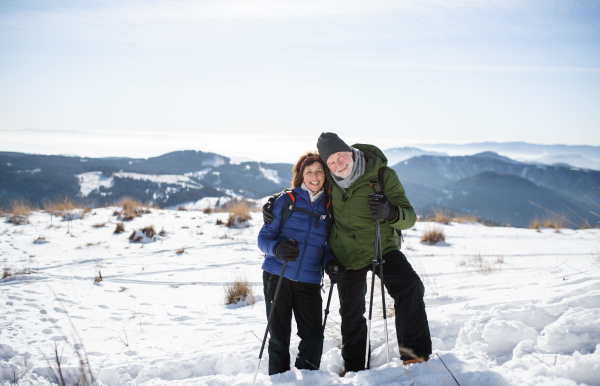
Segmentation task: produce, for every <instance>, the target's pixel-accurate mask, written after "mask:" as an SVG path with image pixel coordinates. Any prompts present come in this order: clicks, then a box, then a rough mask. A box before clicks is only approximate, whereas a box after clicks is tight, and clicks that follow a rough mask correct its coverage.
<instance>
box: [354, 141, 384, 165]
mask: <svg viewBox="0 0 600 386" xmlns="http://www.w3.org/2000/svg"><path fill="white" fill-rule="evenodd" d="M352 147H353V148H356V149H358V150H360V151H362V152H363V153H365V159H366V160H367V162H368V161H369V159H373V158H379V160H380V161H381V166H387V164H388V159H387V157H386V156H385V154H383V152H382V151H381V150H379V148H378V147H377V146H373V145H365V144H363V143H355V144H354V145H352ZM373 161H375V159H373Z"/></svg>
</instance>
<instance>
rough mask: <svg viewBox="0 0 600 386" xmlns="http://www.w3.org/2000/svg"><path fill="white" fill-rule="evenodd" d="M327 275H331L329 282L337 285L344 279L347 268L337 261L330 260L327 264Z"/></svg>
mask: <svg viewBox="0 0 600 386" xmlns="http://www.w3.org/2000/svg"><path fill="white" fill-rule="evenodd" d="M325 273H326V274H327V275H329V280H331V283H332V284H335V283H337V282H338V281H340V280H342V277H344V273H346V267H344V266H343V265H341V264H340V263H339V262H338V261H337V260H336V259H333V260H329V261H328V262H327V264H325Z"/></svg>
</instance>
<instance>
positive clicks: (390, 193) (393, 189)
mask: <svg viewBox="0 0 600 386" xmlns="http://www.w3.org/2000/svg"><path fill="white" fill-rule="evenodd" d="M383 179H384V184H385V195H386V196H387V198H388V200H390V203H391V204H392V205H395V206H396V207H397V208H398V215H397V217H396V219H395V220H393V221H390V222H389V224H390V225H391V226H392V227H393V228H395V229H401V230H403V229H409V228H411V227H412V226H413V225H415V223H416V222H417V215H416V214H415V210H414V209H413V207H412V205H411V204H410V201H408V197H406V192H405V191H404V187H403V186H402V183H401V182H400V179H399V178H398V175H397V174H396V171H395V170H394V169H392V168H390V167H387V168H385V172H384V173H383Z"/></svg>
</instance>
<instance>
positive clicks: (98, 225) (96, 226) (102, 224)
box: [92, 222, 106, 228]
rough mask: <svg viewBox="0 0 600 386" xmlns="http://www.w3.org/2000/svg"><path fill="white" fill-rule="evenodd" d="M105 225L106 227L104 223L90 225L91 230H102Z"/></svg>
mask: <svg viewBox="0 0 600 386" xmlns="http://www.w3.org/2000/svg"><path fill="white" fill-rule="evenodd" d="M105 225H106V223H105V222H101V223H98V224H94V225H92V228H104V226H105Z"/></svg>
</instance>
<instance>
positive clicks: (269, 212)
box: [262, 197, 275, 224]
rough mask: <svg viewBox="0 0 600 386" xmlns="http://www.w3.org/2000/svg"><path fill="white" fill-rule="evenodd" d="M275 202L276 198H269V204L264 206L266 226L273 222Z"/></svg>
mask: <svg viewBox="0 0 600 386" xmlns="http://www.w3.org/2000/svg"><path fill="white" fill-rule="evenodd" d="M274 202H275V197H269V199H268V200H267V203H266V204H264V205H263V207H262V212H263V221H264V223H265V224H270V223H271V221H273V217H274V216H273V203H274Z"/></svg>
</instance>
